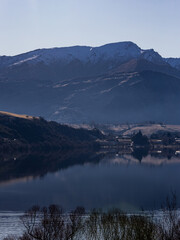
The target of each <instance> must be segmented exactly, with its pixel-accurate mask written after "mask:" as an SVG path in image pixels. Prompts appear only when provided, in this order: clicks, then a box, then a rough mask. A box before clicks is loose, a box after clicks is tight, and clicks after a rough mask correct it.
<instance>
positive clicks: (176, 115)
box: [0, 42, 180, 124]
mask: <svg viewBox="0 0 180 240" xmlns="http://www.w3.org/2000/svg"><path fill="white" fill-rule="evenodd" d="M179 93H180V58H163V57H161V56H160V54H159V53H157V52H155V51H154V50H153V49H148V50H143V49H141V48H140V47H139V46H137V45H136V44H134V43H133V42H119V43H111V44H107V45H104V46H100V47H87V46H74V47H63V48H52V49H38V50H34V51H31V52H27V53H23V54H20V55H17V56H1V57H0V109H1V110H2V111H8V112H16V113H19V114H23V113H27V114H29V115H33V116H34V115H36V116H43V117H45V118H46V119H49V120H56V121H58V122H62V123H82V122H98V123H124V122H132V123H134V122H144V121H156V122H165V123H170V124H180V107H179V102H180V94H179Z"/></svg>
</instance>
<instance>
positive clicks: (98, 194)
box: [0, 152, 180, 237]
mask: <svg viewBox="0 0 180 240" xmlns="http://www.w3.org/2000/svg"><path fill="white" fill-rule="evenodd" d="M179 173H180V158H179V157H178V156H172V157H170V158H169V157H166V156H161V155H155V156H152V155H147V156H145V157H143V158H142V159H137V158H135V156H132V155H121V154H118V153H103V152H101V153H86V152H85V153H77V152H71V153H70V154H69V153H66V154H64V153H63V154H62V153H58V154H53V155H51V154H49V155H43V154H42V155H39V154H38V155H36V154H31V155H26V156H24V155H22V156H21V155H20V156H13V157H12V156H11V157H9V158H8V157H7V156H6V157H5V160H4V159H3V161H2V163H1V177H0V211H1V214H0V223H1V226H0V231H1V234H2V233H3V232H4V233H6V232H13V231H14V230H15V229H17V226H16V224H19V223H18V222H17V219H18V216H19V214H21V213H22V211H24V210H27V209H28V208H29V207H31V206H32V205H34V204H36V205H37V204H38V205H41V206H44V205H46V206H47V205H49V204H52V203H55V204H59V205H61V206H63V208H64V209H65V210H66V211H70V210H71V209H73V208H75V207H76V206H84V207H85V208H86V209H87V210H90V209H93V208H102V209H105V210H106V209H109V208H113V207H118V208H120V209H122V210H124V211H127V212H135V211H139V210H141V209H145V210H152V209H159V208H160V207H161V205H162V204H163V203H164V202H165V200H166V197H167V196H168V195H170V194H171V192H172V191H173V192H176V196H177V200H178V201H177V204H178V207H179V206H180V188H179V183H180V174H179ZM5 223H6V224H5ZM14 226H15V227H14ZM18 226H19V225H18ZM3 229H4V230H3ZM8 229H9V230H8ZM13 229H14V230H13ZM3 236H4V235H3ZM1 237H2V236H1Z"/></svg>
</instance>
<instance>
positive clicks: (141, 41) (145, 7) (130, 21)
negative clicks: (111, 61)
mask: <svg viewBox="0 0 180 240" xmlns="http://www.w3.org/2000/svg"><path fill="white" fill-rule="evenodd" d="M0 33H1V35H0V55H15V54H19V53H23V52H27V51H30V50H34V49H37V48H50V47H64V46H73V45H88V46H100V45H103V44H106V43H111V42H121V41H132V42H135V43H136V44H137V45H138V46H140V47H141V48H142V49H148V48H154V50H155V51H158V52H159V53H160V54H161V55H162V56H163V57H180V0H0Z"/></svg>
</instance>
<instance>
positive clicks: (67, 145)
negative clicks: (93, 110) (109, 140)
mask: <svg viewBox="0 0 180 240" xmlns="http://www.w3.org/2000/svg"><path fill="white" fill-rule="evenodd" d="M97 138H103V135H102V134H101V132H100V131H99V130H97V129H94V130H86V129H75V128H72V127H69V126H67V125H62V124H59V123H56V122H53V121H50V122H48V121H46V120H44V119H43V118H32V119H23V118H18V117H13V116H9V115H3V114H0V151H1V152H14V151H21V152H23V151H28V150H29V149H30V150H31V151H32V150H33V151H39V150H43V151H45V150H46V151H49V150H54V149H63V150H64V149H72V148H83V147H88V148H89V147H93V148H94V147H98V145H97V143H95V140H96V139H97Z"/></svg>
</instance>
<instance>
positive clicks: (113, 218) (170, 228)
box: [4, 195, 180, 240]
mask: <svg viewBox="0 0 180 240" xmlns="http://www.w3.org/2000/svg"><path fill="white" fill-rule="evenodd" d="M21 221H22V224H23V226H24V229H25V231H24V233H23V235H22V236H20V237H16V236H9V237H6V238H4V240H70V239H74V240H81V239H82V240H83V239H86V240H110V239H111V240H179V239H180V220H179V217H178V211H177V208H176V197H175V195H173V196H172V198H171V200H170V199H169V198H168V199H167V201H166V207H164V208H163V210H162V211H161V212H160V215H153V214H149V213H148V214H145V213H141V214H134V215H130V214H125V213H122V212H121V211H119V210H117V209H116V210H111V211H109V212H101V211H97V210H93V211H92V212H91V213H88V214H86V213H85V209H84V208H82V207H77V208H76V209H75V210H74V211H71V212H70V213H69V214H64V213H63V209H62V208H61V207H59V206H56V205H51V206H49V207H48V208H46V207H43V208H40V207H38V206H34V207H32V208H31V209H30V210H29V211H27V212H26V213H25V214H24V216H22V217H21Z"/></svg>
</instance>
